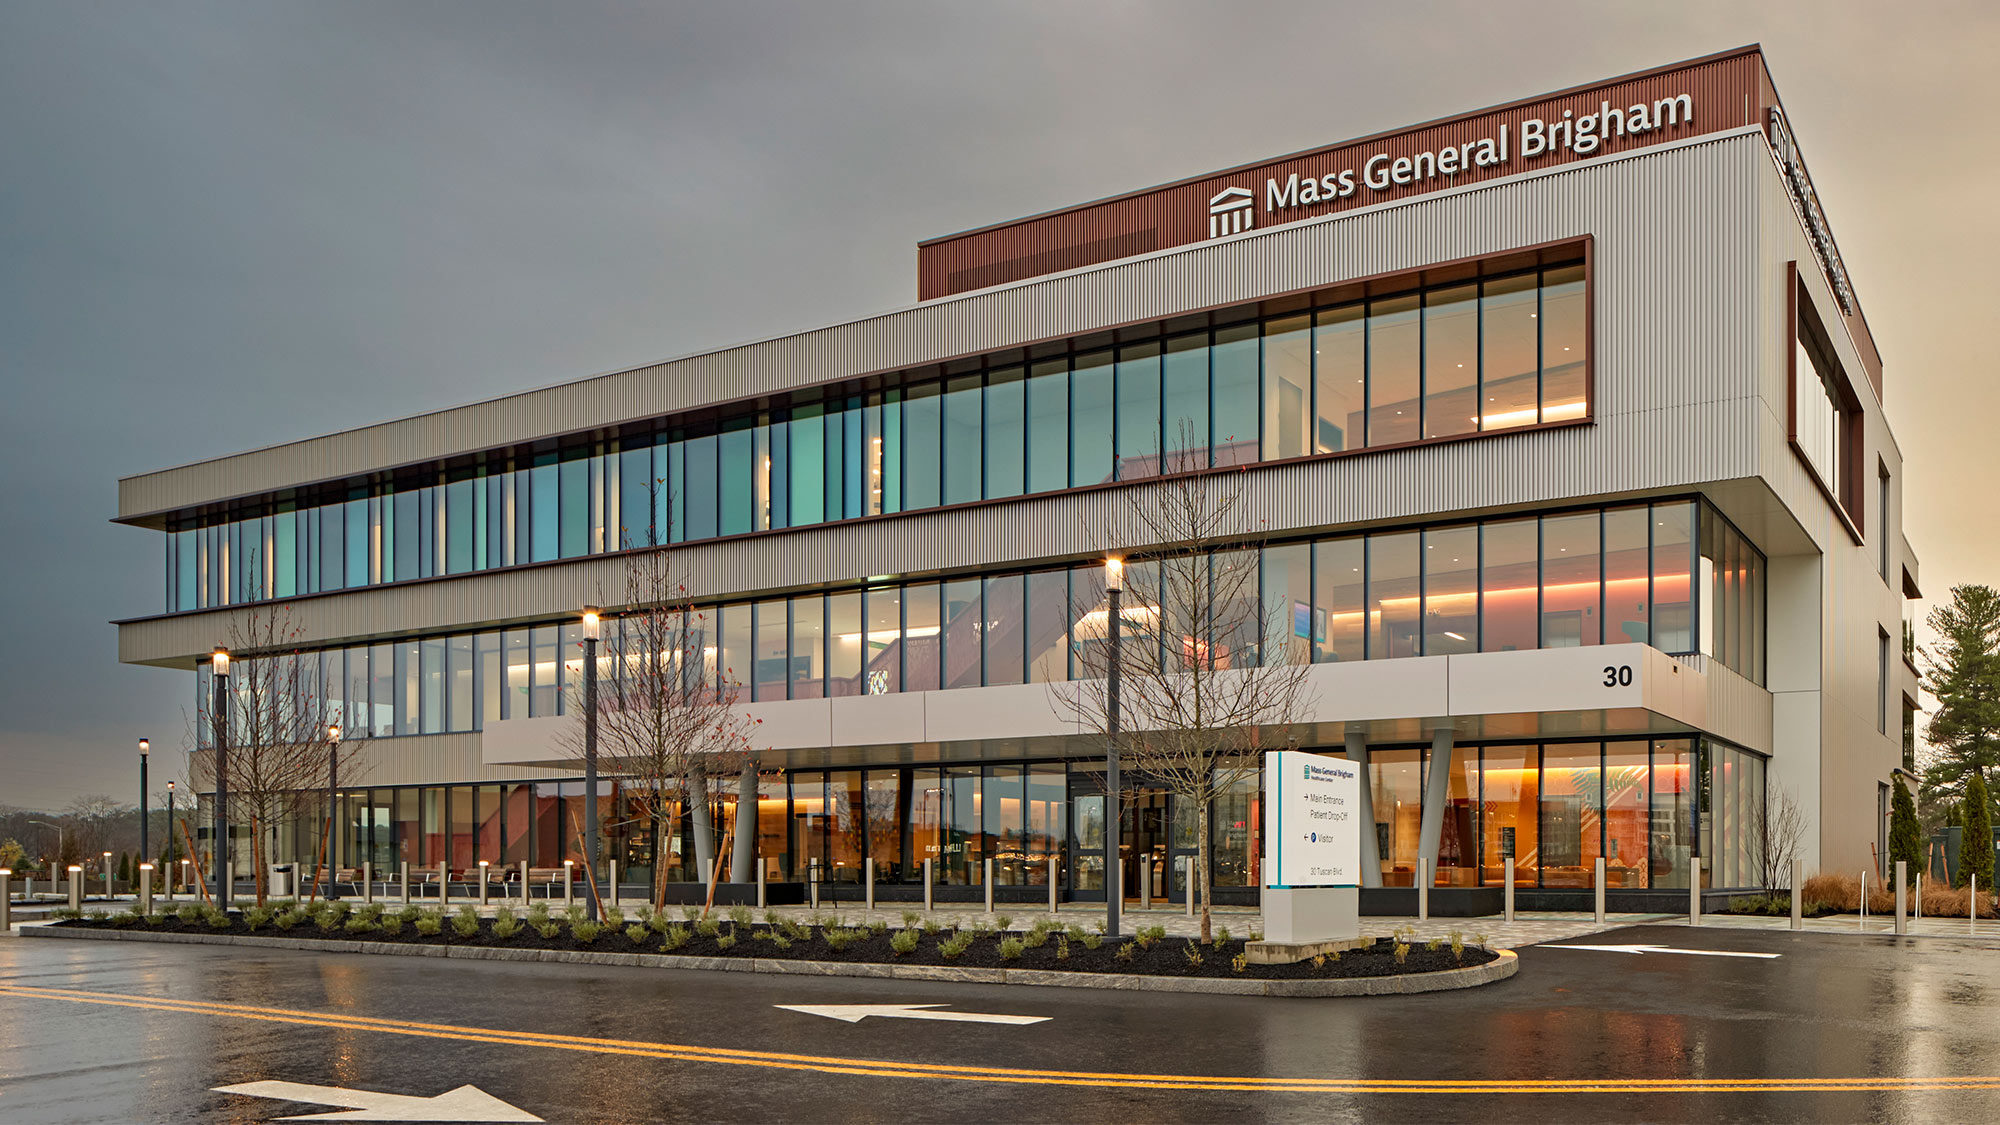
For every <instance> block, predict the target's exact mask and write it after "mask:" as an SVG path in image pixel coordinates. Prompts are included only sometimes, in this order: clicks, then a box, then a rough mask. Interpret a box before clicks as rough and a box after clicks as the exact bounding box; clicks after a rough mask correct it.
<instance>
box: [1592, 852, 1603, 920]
mask: <svg viewBox="0 0 2000 1125" xmlns="http://www.w3.org/2000/svg"><path fill="white" fill-rule="evenodd" d="M1592 866H1593V867H1594V868H1595V871H1594V872H1593V873H1592V878H1594V879H1595V880H1596V885H1597V903H1596V906H1597V924H1598V925H1600V926H1602V925H1603V924H1604V857H1603V856H1598V857H1597V862H1596V863H1595V864H1593V865H1592Z"/></svg>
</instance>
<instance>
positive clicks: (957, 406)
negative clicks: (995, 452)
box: [943, 375, 986, 504]
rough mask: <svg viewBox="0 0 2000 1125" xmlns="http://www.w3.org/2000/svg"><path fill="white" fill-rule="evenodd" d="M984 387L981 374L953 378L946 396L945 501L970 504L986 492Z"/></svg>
mask: <svg viewBox="0 0 2000 1125" xmlns="http://www.w3.org/2000/svg"><path fill="white" fill-rule="evenodd" d="M984 395H985V388H984V387H983V386H982V384H981V381H980V378H979V376H977V375H967V376H964V377H962V378H958V379H953V380H951V382H950V384H949V385H948V389H947V390H946V392H945V396H944V448H943V457H944V502H945V503H947V504H969V503H971V502H972V501H974V500H978V499H980V498H981V497H982V496H983V495H984V494H985V479H986V478H985V467H984V461H985V450H984V445H985V442H984V436H985V425H986V423H985V420H984V409H983V407H984V402H983V396H984Z"/></svg>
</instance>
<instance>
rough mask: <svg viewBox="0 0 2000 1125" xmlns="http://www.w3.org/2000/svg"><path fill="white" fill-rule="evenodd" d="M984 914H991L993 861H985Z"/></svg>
mask: <svg viewBox="0 0 2000 1125" xmlns="http://www.w3.org/2000/svg"><path fill="white" fill-rule="evenodd" d="M986 913H988V914H991V913H993V861H992V860H991V859H988V860H987V861H986Z"/></svg>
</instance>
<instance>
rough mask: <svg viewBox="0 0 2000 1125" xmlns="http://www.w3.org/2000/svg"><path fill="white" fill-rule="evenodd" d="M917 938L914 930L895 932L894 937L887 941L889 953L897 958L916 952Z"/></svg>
mask: <svg viewBox="0 0 2000 1125" xmlns="http://www.w3.org/2000/svg"><path fill="white" fill-rule="evenodd" d="M917 937H918V934H917V931H915V930H897V931H896V936H895V937H892V938H890V939H889V951H890V952H892V953H894V954H895V955H896V956H898V957H906V956H908V955H910V954H912V953H915V952H916V951H917Z"/></svg>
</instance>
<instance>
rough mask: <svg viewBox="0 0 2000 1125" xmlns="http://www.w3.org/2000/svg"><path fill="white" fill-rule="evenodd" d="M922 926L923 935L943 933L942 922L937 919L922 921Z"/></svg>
mask: <svg viewBox="0 0 2000 1125" xmlns="http://www.w3.org/2000/svg"><path fill="white" fill-rule="evenodd" d="M923 925H924V933H925V934H926V935H930V934H940V933H943V932H944V922H943V921H941V920H939V919H937V918H926V919H924V922H923Z"/></svg>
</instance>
